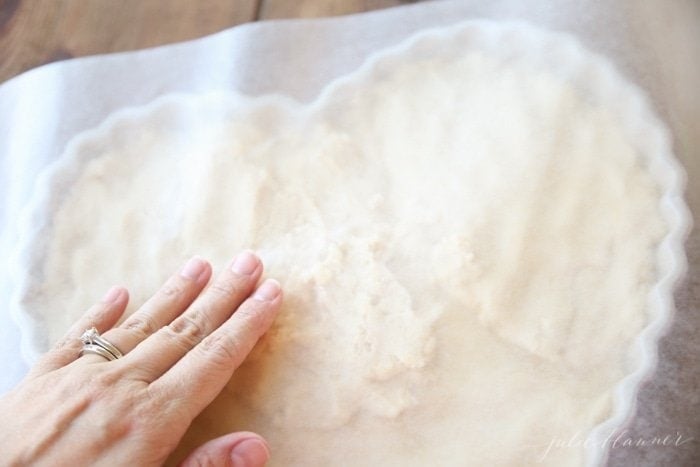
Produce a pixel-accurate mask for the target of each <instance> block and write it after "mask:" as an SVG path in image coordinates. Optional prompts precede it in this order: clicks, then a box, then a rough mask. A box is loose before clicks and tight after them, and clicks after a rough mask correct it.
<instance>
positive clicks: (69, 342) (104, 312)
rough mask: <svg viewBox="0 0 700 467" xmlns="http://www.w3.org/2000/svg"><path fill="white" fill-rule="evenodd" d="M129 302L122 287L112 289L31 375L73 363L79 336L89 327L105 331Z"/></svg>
mask: <svg viewBox="0 0 700 467" xmlns="http://www.w3.org/2000/svg"><path fill="white" fill-rule="evenodd" d="M128 302H129V292H127V290H126V289H125V288H123V287H112V288H111V289H110V290H109V291H108V292H107V294H105V296H104V297H103V298H102V300H101V301H100V302H99V303H96V304H94V305H93V306H92V307H90V309H89V310H88V311H87V312H86V313H85V314H84V315H83V316H82V317H81V318H80V319H79V320H78V321H77V322H76V323H75V324H73V326H71V328H70V330H69V331H68V332H67V333H66V335H65V336H64V337H63V339H61V340H60V341H59V342H58V343H57V344H56V345H55V346H54V347H53V349H51V350H50V351H49V352H48V353H46V354H45V355H44V356H43V357H42V358H41V359H40V360H39V361H38V362H37V364H36V365H35V366H34V368H32V372H31V373H32V374H41V373H46V372H49V371H51V370H55V369H57V368H60V367H63V366H65V365H67V364H69V363H70V362H72V361H74V360H75V359H76V358H77V357H78V355H79V354H80V349H81V347H82V345H83V343H82V342H81V341H80V336H81V334H82V333H83V332H84V331H85V330H86V329H89V328H91V327H95V328H97V330H98V332H103V331H106V330H107V329H109V328H111V327H112V326H114V325H115V324H116V323H117V321H119V318H121V316H122V314H123V313H124V310H125V309H126V305H127V303H128Z"/></svg>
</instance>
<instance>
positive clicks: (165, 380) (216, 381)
mask: <svg viewBox="0 0 700 467" xmlns="http://www.w3.org/2000/svg"><path fill="white" fill-rule="evenodd" d="M281 303H282V291H281V289H280V286H279V283H278V282H277V281H275V280H273V279H268V280H266V281H265V282H264V283H263V284H262V285H261V286H259V287H258V289H257V290H256V291H255V294H254V295H253V296H252V297H250V298H248V299H247V300H246V301H245V303H243V304H242V305H241V306H240V308H239V309H238V310H236V312H235V313H234V314H233V316H231V318H230V319H229V320H228V321H226V322H225V323H224V324H223V325H222V326H221V327H220V328H219V329H217V330H216V331H215V332H214V333H212V334H211V335H209V336H208V337H207V338H206V339H204V340H203V341H202V342H201V343H200V344H199V345H198V346H197V347H195V348H194V349H193V350H192V351H191V352H189V353H188V354H187V355H185V356H184V357H183V358H182V359H181V360H180V361H179V362H177V363H176V364H175V365H174V366H173V367H172V368H171V369H170V370H169V371H168V372H166V373H165V374H164V375H163V376H161V377H160V378H159V379H158V380H156V381H154V382H153V383H152V384H151V389H152V390H153V393H154V394H159V395H161V396H162V398H163V399H164V400H166V401H177V402H176V403H177V404H179V405H180V407H179V410H182V409H183V408H184V409H186V410H189V411H190V414H191V415H192V417H193V418H194V417H195V416H196V415H197V414H199V413H200V412H201V411H202V410H204V408H205V407H206V406H207V405H208V404H209V403H210V402H211V401H212V400H214V398H215V397H216V396H217V395H218V394H219V393H220V392H221V390H222V389H223V387H224V385H225V384H226V383H227V382H228V381H229V379H231V375H232V374H233V371H234V370H235V369H236V368H238V366H240V364H241V363H242V362H243V360H244V359H245V358H246V357H247V356H248V354H249V353H250V351H251V350H252V349H253V346H254V345H255V343H256V342H257V341H258V339H259V338H260V337H261V336H262V335H263V334H264V333H265V332H266V331H267V330H268V329H269V327H270V325H271V324H272V321H273V320H274V318H275V316H276V315H277V312H278V310H279V308H280V305H281ZM181 404H185V406H182V405H181Z"/></svg>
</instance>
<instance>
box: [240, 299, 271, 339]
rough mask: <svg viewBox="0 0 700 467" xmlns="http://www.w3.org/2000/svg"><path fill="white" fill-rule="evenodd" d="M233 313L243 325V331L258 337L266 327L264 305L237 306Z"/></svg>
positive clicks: (266, 314) (265, 308)
mask: <svg viewBox="0 0 700 467" xmlns="http://www.w3.org/2000/svg"><path fill="white" fill-rule="evenodd" d="M235 315H237V319H238V320H239V321H240V323H241V326H243V328H244V331H246V332H248V333H251V334H254V335H255V337H259V336H260V335H261V334H263V333H264V332H265V329H267V322H268V313H267V307H266V306H264V305H262V304H261V305H257V304H256V305H252V304H251V305H250V306H243V307H241V308H239V309H238V310H237V311H236V313H235Z"/></svg>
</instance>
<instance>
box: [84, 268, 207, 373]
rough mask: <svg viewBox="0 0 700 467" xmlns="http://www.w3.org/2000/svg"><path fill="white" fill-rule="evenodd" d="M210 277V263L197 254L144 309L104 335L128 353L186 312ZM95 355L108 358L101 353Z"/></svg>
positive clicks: (144, 305)
mask: <svg viewBox="0 0 700 467" xmlns="http://www.w3.org/2000/svg"><path fill="white" fill-rule="evenodd" d="M210 278H211V266H210V265H209V263H207V262H206V261H205V260H203V259H202V258H199V257H197V256H195V257H193V258H191V259H190V260H189V261H187V263H186V264H185V265H184V266H183V267H182V269H180V271H179V272H178V273H177V274H174V275H173V276H171V277H170V278H169V279H168V280H167V281H166V282H165V284H164V285H163V286H162V287H161V288H160V289H159V290H158V291H157V292H156V293H155V295H154V296H153V297H151V298H150V299H149V300H148V301H147V302H146V303H144V304H143V305H142V306H141V308H139V309H138V310H137V311H136V312H135V313H134V314H132V315H131V316H129V317H128V318H127V319H126V320H125V321H124V322H123V323H122V324H121V325H119V326H118V327H115V328H112V329H110V330H109V331H107V332H106V333H104V334H103V335H102V337H103V338H105V339H106V340H107V341H109V342H110V343H112V345H114V346H115V347H116V348H117V349H119V350H120V351H121V353H122V354H124V355H126V354H127V353H128V352H130V351H131V350H133V349H134V347H136V346H137V345H138V344H139V343H140V342H141V341H143V340H144V339H146V338H147V337H148V336H150V335H151V334H153V333H154V332H156V331H157V330H158V329H160V328H162V327H163V326H166V325H167V324H168V323H170V322H171V321H172V320H173V319H175V318H177V317H178V316H179V315H180V314H182V312H183V311H185V310H186V309H187V307H188V306H190V304H191V303H192V301H193V300H194V299H195V298H196V297H197V295H199V293H200V292H201V291H202V289H203V288H204V286H205V285H206V284H207V282H209V279H210ZM91 358H93V359H98V360H102V361H103V360H104V359H102V357H100V356H97V355H95V356H91Z"/></svg>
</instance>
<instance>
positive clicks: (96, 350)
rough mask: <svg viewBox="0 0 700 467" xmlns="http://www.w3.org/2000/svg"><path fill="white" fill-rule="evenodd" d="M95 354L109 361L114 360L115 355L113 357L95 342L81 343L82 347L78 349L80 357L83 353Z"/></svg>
mask: <svg viewBox="0 0 700 467" xmlns="http://www.w3.org/2000/svg"><path fill="white" fill-rule="evenodd" d="M89 353H91V354H95V355H99V356H100V357H104V358H106V359H107V360H109V361H112V360H116V359H117V357H115V356H114V355H113V354H112V353H110V352H107V351H106V350H105V349H104V347H100V346H99V345H95V344H85V345H83V348H82V349H80V356H81V357H82V356H83V355H85V354H89Z"/></svg>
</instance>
